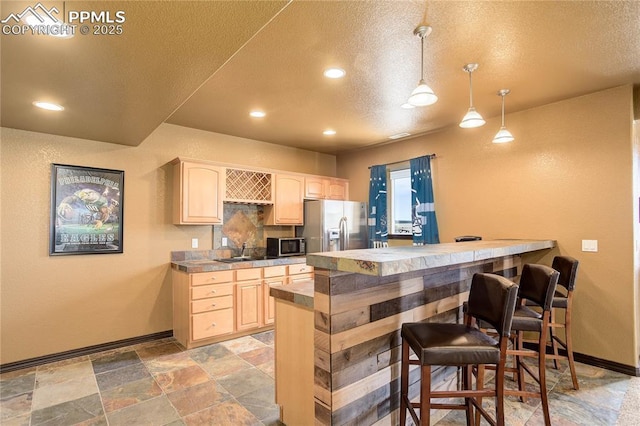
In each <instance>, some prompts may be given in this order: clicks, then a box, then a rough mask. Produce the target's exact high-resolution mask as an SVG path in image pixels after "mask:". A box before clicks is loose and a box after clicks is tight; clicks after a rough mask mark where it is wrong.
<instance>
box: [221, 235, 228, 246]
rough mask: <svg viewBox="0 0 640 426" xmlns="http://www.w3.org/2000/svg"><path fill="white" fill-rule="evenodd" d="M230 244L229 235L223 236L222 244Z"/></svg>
mask: <svg viewBox="0 0 640 426" xmlns="http://www.w3.org/2000/svg"><path fill="white" fill-rule="evenodd" d="M228 244H229V240H227V237H222V246H223V247H226V246H227V245H228Z"/></svg>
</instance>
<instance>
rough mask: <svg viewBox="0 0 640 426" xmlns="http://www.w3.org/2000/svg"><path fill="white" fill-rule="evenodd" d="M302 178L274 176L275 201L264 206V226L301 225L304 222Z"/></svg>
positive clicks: (282, 175)
mask: <svg viewBox="0 0 640 426" xmlns="http://www.w3.org/2000/svg"><path fill="white" fill-rule="evenodd" d="M304 185H305V184H304V177H303V176H296V175H284V174H277V175H275V200H274V203H273V205H272V206H265V224H266V225H302V224H303V222H304V210H303V201H304Z"/></svg>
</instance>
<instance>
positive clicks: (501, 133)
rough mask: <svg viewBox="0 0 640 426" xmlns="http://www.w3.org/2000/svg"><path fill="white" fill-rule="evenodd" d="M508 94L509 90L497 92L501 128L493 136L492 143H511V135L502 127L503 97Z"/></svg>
mask: <svg viewBox="0 0 640 426" xmlns="http://www.w3.org/2000/svg"><path fill="white" fill-rule="evenodd" d="M510 92H511V90H509V89H502V90H500V91H499V92H498V96H501V97H502V126H501V127H500V130H498V133H496V135H495V136H494V138H493V143H506V142H512V141H513V135H512V134H511V132H510V131H508V130H507V128H506V127H505V126H504V97H505V96H507V95H508V94H509V93H510Z"/></svg>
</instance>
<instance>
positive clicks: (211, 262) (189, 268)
mask: <svg viewBox="0 0 640 426" xmlns="http://www.w3.org/2000/svg"><path fill="white" fill-rule="evenodd" d="M297 263H306V257H304V256H291V257H281V258H278V259H259V260H247V261H244V262H235V263H225V262H218V261H217V260H215V259H190V260H173V261H172V262H171V267H172V268H173V269H176V270H178V271H182V272H186V273H189V274H191V273H196V272H212V271H226V270H230V269H232V270H233V269H246V268H262V267H265V266H277V265H294V264H297Z"/></svg>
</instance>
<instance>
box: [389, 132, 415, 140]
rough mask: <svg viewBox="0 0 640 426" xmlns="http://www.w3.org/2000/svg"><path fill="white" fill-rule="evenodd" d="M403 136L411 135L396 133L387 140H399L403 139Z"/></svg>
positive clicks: (409, 134)
mask: <svg viewBox="0 0 640 426" xmlns="http://www.w3.org/2000/svg"><path fill="white" fill-rule="evenodd" d="M405 136H411V133H407V132H404V133H397V134H395V135H391V136H389V139H400V138H404V137H405Z"/></svg>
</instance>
